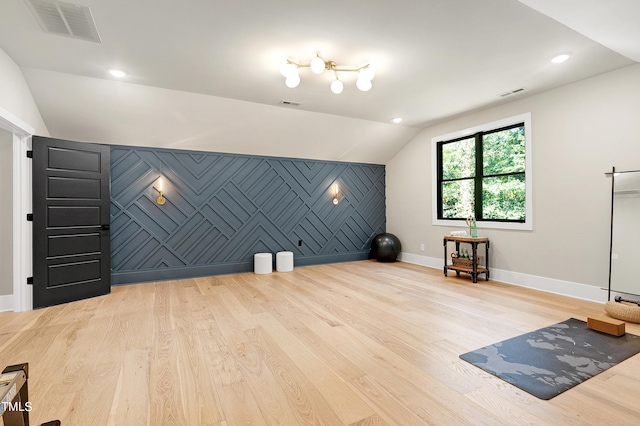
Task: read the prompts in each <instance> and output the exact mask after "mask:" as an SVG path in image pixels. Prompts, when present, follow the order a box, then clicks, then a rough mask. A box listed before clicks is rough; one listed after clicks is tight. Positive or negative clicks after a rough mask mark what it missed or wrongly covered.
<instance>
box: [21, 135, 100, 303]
mask: <svg viewBox="0 0 640 426" xmlns="http://www.w3.org/2000/svg"><path fill="white" fill-rule="evenodd" d="M109 154H110V150H109V147H108V146H104V145H95V144H89V143H79V142H70V141H65V140H60V139H51V138H45V137H40V136H34V137H33V183H32V185H33V307H34V308H42V307H45V306H51V305H57V304H60V303H66V302H72V301H74V300H80V299H86V298H88V297H94V296H100V295H103V294H107V293H109V292H110V291H111V249H110V247H111V244H110V233H109V223H110V217H109V204H110V202H109Z"/></svg>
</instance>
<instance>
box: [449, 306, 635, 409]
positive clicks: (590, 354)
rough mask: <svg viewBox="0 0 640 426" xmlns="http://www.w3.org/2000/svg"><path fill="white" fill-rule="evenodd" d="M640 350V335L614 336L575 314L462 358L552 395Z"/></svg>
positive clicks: (535, 391)
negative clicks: (590, 327) (599, 329)
mask: <svg viewBox="0 0 640 426" xmlns="http://www.w3.org/2000/svg"><path fill="white" fill-rule="evenodd" d="M639 352H640V337H639V336H635V335H633V334H628V333H627V334H625V335H623V336H620V337H615V336H611V335H609V334H604V333H600V332H598V331H594V330H591V329H589V328H587V323H586V322H584V321H580V320H577V319H574V318H571V319H568V320H566V321H563V322H561V323H558V324H554V325H551V326H549V327H545V328H541V329H539V330H535V331H532V332H529V333H525V334H523V335H521V336H518V337H514V338H511V339H508V340H505V341H503V342H499V343H495V344H493V345H490V346H486V347H484V348H480V349H478V350H475V351H472V352H467V353H466V354H462V355H460V358H461V359H463V360H465V361H467V362H469V363H471V364H473V365H475V366H476V367H478V368H481V369H483V370H484V371H486V372H488V373H491V374H493V375H494V376H497V377H499V378H501V379H502V380H504V381H506V382H509V383H511V384H512V385H514V386H517V387H518V388H520V389H522V390H523V391H525V392H528V393H530V394H531V395H534V396H536V397H538V398H540V399H551V398H553V397H554V396H557V395H559V394H561V393H562V392H564V391H566V390H568V389H570V388H572V387H574V386H576V385H577V384H580V383H582V382H584V381H585V380H587V379H590V378H591V377H593V376H595V375H596V374H599V373H601V372H603V371H605V370H607V369H608V368H611V367H613V366H614V365H616V364H618V363H619V362H622V361H624V360H625V359H627V358H629V357H631V356H633V355H635V354H637V353H639Z"/></svg>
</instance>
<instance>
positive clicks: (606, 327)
mask: <svg viewBox="0 0 640 426" xmlns="http://www.w3.org/2000/svg"><path fill="white" fill-rule="evenodd" d="M624 325H625V322H624V321H620V320H617V319H613V318H608V317H588V318H587V327H588V328H590V329H592V330H595V331H600V332H602V333H607V334H612V335H614V336H622V335H623V334H624V333H625V331H624Z"/></svg>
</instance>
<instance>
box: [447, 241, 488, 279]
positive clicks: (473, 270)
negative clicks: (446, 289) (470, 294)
mask: <svg viewBox="0 0 640 426" xmlns="http://www.w3.org/2000/svg"><path fill="white" fill-rule="evenodd" d="M448 242H454V243H455V244H456V252H458V253H460V243H468V244H471V253H472V254H471V265H472V266H471V267H467V266H460V265H453V264H450V265H448V264H447V259H448V257H447V243H448ZM478 244H484V251H485V256H484V265H483V266H480V265H478V263H477V262H476V257H477V256H478ZM443 245H444V276H445V277H446V276H447V271H448V270H452V271H456V275H457V276H460V272H465V273H468V274H471V279H472V281H473V282H474V283H477V282H478V275H480V274H484V278H485V279H486V280H487V281H489V238H471V237H452V236H449V235H447V236H445V237H444V241H443Z"/></svg>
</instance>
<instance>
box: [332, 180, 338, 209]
mask: <svg viewBox="0 0 640 426" xmlns="http://www.w3.org/2000/svg"><path fill="white" fill-rule="evenodd" d="M339 192H340V189H339V188H338V184H337V183H334V184H333V204H334V205H338V203H339V202H340V200H338V193H339Z"/></svg>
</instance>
